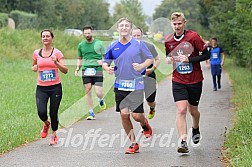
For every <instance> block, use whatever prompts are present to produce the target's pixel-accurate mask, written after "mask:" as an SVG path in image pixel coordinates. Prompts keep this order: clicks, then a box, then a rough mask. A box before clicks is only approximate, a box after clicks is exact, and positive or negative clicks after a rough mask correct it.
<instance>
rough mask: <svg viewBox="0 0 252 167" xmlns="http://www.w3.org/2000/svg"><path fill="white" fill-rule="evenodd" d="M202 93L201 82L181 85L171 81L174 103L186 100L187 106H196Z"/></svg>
mask: <svg viewBox="0 0 252 167" xmlns="http://www.w3.org/2000/svg"><path fill="white" fill-rule="evenodd" d="M201 92H202V82H198V83H195V84H181V83H178V82H174V81H172V93H173V98H174V101H175V102H177V101H181V100H188V102H189V104H191V105H193V106H198V105H199V101H200V96H201Z"/></svg>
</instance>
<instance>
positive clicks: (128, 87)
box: [118, 80, 136, 91]
mask: <svg viewBox="0 0 252 167" xmlns="http://www.w3.org/2000/svg"><path fill="white" fill-rule="evenodd" d="M135 89H136V82H135V80H119V86H118V90H124V91H134V90H135Z"/></svg>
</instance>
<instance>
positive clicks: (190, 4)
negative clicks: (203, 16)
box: [153, 0, 201, 30]
mask: <svg viewBox="0 0 252 167" xmlns="http://www.w3.org/2000/svg"><path fill="white" fill-rule="evenodd" d="M198 1H199V0H194V1H188V0H180V1H177V0H163V1H162V3H161V4H160V5H159V6H158V7H157V8H156V9H155V13H154V14H153V20H156V19H158V18H160V17H164V18H168V19H170V16H171V14H172V13H173V12H183V13H184V14H185V17H186V19H187V28H188V29H192V30H198V29H199V28H201V25H200V24H199V22H198V19H199V10H200V7H199V4H198Z"/></svg>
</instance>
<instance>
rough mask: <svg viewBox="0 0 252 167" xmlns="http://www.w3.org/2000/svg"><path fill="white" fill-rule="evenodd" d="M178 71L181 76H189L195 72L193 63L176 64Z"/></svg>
mask: <svg viewBox="0 0 252 167" xmlns="http://www.w3.org/2000/svg"><path fill="white" fill-rule="evenodd" d="M176 70H177V72H178V73H180V74H189V73H191V72H192V71H193V66H192V63H181V62H176Z"/></svg>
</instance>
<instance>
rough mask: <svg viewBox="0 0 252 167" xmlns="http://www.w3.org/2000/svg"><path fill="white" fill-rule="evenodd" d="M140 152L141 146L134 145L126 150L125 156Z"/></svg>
mask: <svg viewBox="0 0 252 167" xmlns="http://www.w3.org/2000/svg"><path fill="white" fill-rule="evenodd" d="M138 152H139V145H138V144H137V143H132V144H131V146H129V148H128V149H127V150H126V152H125V154H134V153H138Z"/></svg>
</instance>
